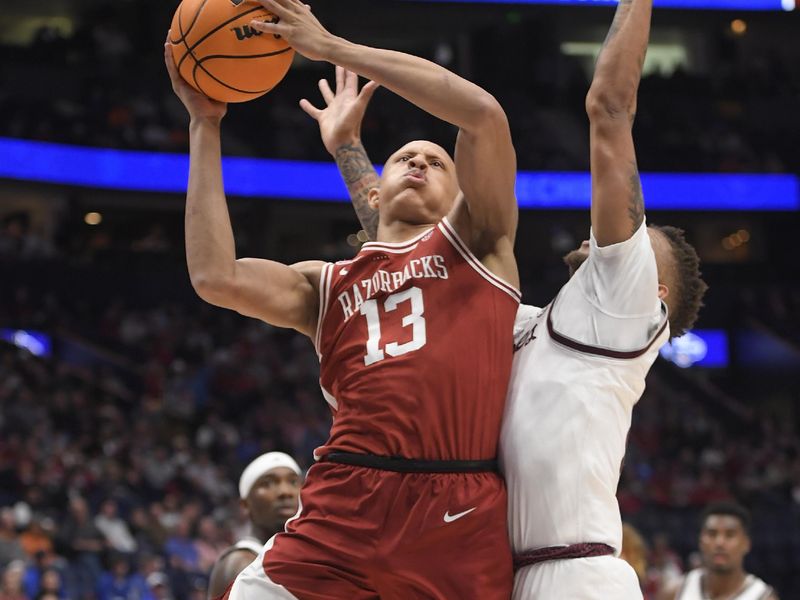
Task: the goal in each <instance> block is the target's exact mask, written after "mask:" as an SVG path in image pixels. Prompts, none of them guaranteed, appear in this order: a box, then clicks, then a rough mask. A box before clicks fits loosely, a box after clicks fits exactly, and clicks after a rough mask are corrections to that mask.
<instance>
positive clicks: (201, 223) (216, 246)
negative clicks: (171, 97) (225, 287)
mask: <svg viewBox="0 0 800 600" xmlns="http://www.w3.org/2000/svg"><path fill="white" fill-rule="evenodd" d="M189 147H190V166H189V186H188V191H187V194H186V221H185V226H186V262H187V265H188V267H189V276H190V278H191V281H192V285H193V286H194V288H195V290H196V291H197V292H198V294H199V295H200V296H201V297H203V298H204V299H206V300H208V301H211V300H209V299H208V298H207V297H206V296H208V295H209V294H210V293H212V291H213V290H214V289H216V288H219V287H220V286H221V284H222V283H224V282H225V281H226V280H227V279H229V278H231V277H232V275H233V272H234V269H235V261H236V249H235V244H234V239H233V229H232V227H231V222H230V216H229V215H228V206H227V203H226V201H225V191H224V188H223V184H222V150H221V142H220V123H219V121H210V120H198V121H192V123H191V124H190V125H189Z"/></svg>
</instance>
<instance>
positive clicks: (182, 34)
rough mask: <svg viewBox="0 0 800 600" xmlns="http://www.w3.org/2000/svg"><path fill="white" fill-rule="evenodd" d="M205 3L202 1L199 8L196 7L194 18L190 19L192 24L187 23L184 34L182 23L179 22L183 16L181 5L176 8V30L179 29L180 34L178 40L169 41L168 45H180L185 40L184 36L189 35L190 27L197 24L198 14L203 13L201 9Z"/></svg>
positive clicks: (205, 0)
mask: <svg viewBox="0 0 800 600" xmlns="http://www.w3.org/2000/svg"><path fill="white" fill-rule="evenodd" d="M206 2H208V0H203V2H202V3H201V4H200V6H198V7H197V10H196V11H195V12H194V18H193V19H192V22H191V23H189V28H188V29H187V30H186V33H184V32H183V22H182V21H181V15H182V14H183V3H181V4H180V6H178V19H177V20H178V28H179V29H180V32H181V37H180V39H177V40H174V41H173V40H170V41H169V43H170V44H180V43H181V42H183V41H184V40H185V39H186V36H187V35H189V33H191V31H192V27H194V25H195V23H197V20H198V19H199V18H200V13H201V12H202V11H203V7H205V5H206Z"/></svg>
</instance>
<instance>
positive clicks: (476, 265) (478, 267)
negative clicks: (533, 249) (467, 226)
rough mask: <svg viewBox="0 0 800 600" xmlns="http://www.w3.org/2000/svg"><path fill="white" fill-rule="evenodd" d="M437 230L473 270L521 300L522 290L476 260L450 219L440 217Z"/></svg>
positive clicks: (515, 298) (517, 299)
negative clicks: (440, 220)
mask: <svg viewBox="0 0 800 600" xmlns="http://www.w3.org/2000/svg"><path fill="white" fill-rule="evenodd" d="M439 230H440V231H441V232H442V233H443V234H444V237H445V238H447V241H449V242H450V244H452V246H453V247H454V248H455V249H456V250H457V251H458V253H459V254H460V255H461V256H462V257H463V258H464V260H466V261H467V264H469V265H470V266H471V267H472V268H473V269H474V270H475V271H477V272H478V275H480V276H481V277H483V278H484V279H486V281H488V282H489V283H491V284H492V285H493V286H495V287H496V288H498V289H501V290H503V291H504V292H505V293H506V294H508V295H509V296H511V297H512V298H513V299H514V300H516V301H517V302H520V301H521V300H522V292H520V291H519V290H518V289H517V288H515V287H514V286H513V285H511V284H510V283H508V282H507V281H505V280H503V279H502V278H500V277H498V276H497V275H495V274H494V273H492V272H491V271H490V270H489V269H487V268H486V266H485V265H484V264H483V263H482V262H481V261H479V260H478V258H477V257H476V256H475V255H474V254H473V253H472V251H471V250H470V249H469V248H468V247H467V245H466V244H465V243H464V242H463V240H462V239H461V238H460V237H459V235H458V233H456V230H455V228H454V227H453V226H452V225H451V224H450V221H449V220H448V219H447V217H445V218H444V219H442V222H441V223H439Z"/></svg>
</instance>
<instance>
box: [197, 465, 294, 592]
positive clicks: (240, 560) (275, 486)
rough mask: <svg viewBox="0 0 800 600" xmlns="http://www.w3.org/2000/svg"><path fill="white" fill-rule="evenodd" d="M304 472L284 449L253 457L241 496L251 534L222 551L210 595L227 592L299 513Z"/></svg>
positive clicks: (242, 481)
mask: <svg viewBox="0 0 800 600" xmlns="http://www.w3.org/2000/svg"><path fill="white" fill-rule="evenodd" d="M302 477H303V474H302V472H301V470H300V466H299V465H298V464H297V462H296V461H295V460H294V459H293V458H292V457H291V456H289V455H288V454H284V453H283V452H267V453H266V454H262V455H261V456H259V457H258V458H256V459H255V460H253V461H252V462H251V463H250V464H249V465H247V467H245V469H244V471H242V475H241V477H240V478H239V498H240V502H241V505H242V508H244V510H245V511H247V518H248V520H249V522H250V535H248V536H245V537H243V538H242V539H241V540H239V541H238V542H236V543H235V544H234V545H233V546H231V547H230V548H227V549H226V550H224V551H223V552H222V554H220V556H219V558H218V559H217V562H216V563H215V564H214V568H213V569H212V570H211V575H210V577H209V583H208V597H209V598H216V597H218V596H221V595H222V594H224V593H225V590H226V589H228V586H229V585H230V584H231V583H232V582H233V580H234V579H236V576H237V575H238V574H239V573H241V572H242V570H243V569H244V568H245V567H246V566H247V565H249V564H250V563H251V562H253V560H255V558H256V556H258V555H259V553H260V552H261V549H262V548H263V547H264V544H265V543H266V541H267V540H268V539H270V538H271V537H272V536H273V535H275V534H276V533H278V532H280V531H283V528H284V525H285V524H286V520H287V519H289V518H290V517H292V516H293V515H295V514H296V513H297V506H298V501H299V499H300V484H301V482H302Z"/></svg>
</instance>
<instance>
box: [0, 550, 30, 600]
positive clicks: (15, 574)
mask: <svg viewBox="0 0 800 600" xmlns="http://www.w3.org/2000/svg"><path fill="white" fill-rule="evenodd" d="M24 572H25V563H23V562H22V561H21V560H15V561H13V562H11V563H9V564H8V565H7V566H6V568H5V570H3V572H2V578H0V600H31V598H30V597H29V596H27V595H26V594H25V592H24V591H23V589H22V576H23V574H24Z"/></svg>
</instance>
